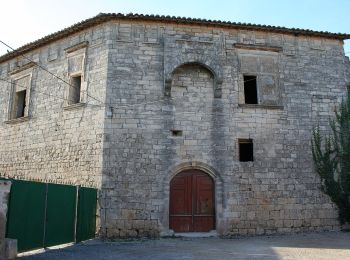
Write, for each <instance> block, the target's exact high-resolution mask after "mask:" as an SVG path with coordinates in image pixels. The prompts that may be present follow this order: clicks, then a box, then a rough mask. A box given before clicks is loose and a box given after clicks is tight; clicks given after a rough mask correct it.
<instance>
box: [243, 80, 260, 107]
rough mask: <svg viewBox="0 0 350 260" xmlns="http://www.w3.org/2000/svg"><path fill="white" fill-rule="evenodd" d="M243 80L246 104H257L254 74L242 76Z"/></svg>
mask: <svg viewBox="0 0 350 260" xmlns="http://www.w3.org/2000/svg"><path fill="white" fill-rule="evenodd" d="M243 80H244V100H245V103H246V104H258V91H257V86H256V76H246V75H245V76H243Z"/></svg>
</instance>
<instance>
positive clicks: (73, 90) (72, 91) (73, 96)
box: [68, 75, 81, 105]
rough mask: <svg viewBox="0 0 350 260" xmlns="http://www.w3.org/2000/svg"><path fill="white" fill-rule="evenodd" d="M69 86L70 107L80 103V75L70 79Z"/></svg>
mask: <svg viewBox="0 0 350 260" xmlns="http://www.w3.org/2000/svg"><path fill="white" fill-rule="evenodd" d="M70 84H71V85H70V86H69V96H68V99H69V100H68V103H69V104H70V105H72V104H77V103H79V102H80V91H81V75H79V76H74V77H71V81H70Z"/></svg>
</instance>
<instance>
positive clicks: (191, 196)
mask: <svg viewBox="0 0 350 260" xmlns="http://www.w3.org/2000/svg"><path fill="white" fill-rule="evenodd" d="M214 208H215V207H214V182H213V180H212V178H211V177H209V176H208V175H207V174H205V173H204V172H202V171H199V170H187V171H184V172H181V173H179V174H178V175H176V176H175V177H174V178H173V179H172V181H171V182H170V219H169V222H170V229H173V230H174V231H175V232H207V231H210V230H213V229H215V210H214Z"/></svg>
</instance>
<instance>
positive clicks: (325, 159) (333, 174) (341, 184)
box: [312, 91, 350, 224]
mask: <svg viewBox="0 0 350 260" xmlns="http://www.w3.org/2000/svg"><path fill="white" fill-rule="evenodd" d="M330 126H331V133H330V134H329V135H328V136H326V137H322V136H321V134H320V129H319V127H316V128H315V129H314V130H313V138H312V156H313V160H314V165H315V169H316V171H317V173H318V174H319V175H320V177H321V181H322V186H321V188H322V191H323V192H324V193H326V194H327V195H329V196H330V198H331V200H332V201H333V202H334V203H335V204H336V205H337V206H338V209H339V220H340V222H341V224H344V223H345V222H347V223H350V92H349V91H348V95H347V98H346V100H343V101H342V103H341V105H340V107H339V109H338V110H336V111H335V118H334V119H332V120H330Z"/></svg>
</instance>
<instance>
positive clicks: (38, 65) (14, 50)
mask: <svg viewBox="0 0 350 260" xmlns="http://www.w3.org/2000/svg"><path fill="white" fill-rule="evenodd" d="M0 43H2V44H3V45H5V46H6V47H8V48H10V49H11V50H12V51H13V52H15V53H18V54H19V55H20V56H22V57H23V58H25V59H26V60H28V61H30V62H32V63H33V64H35V66H37V67H39V68H40V69H42V70H44V71H46V72H47V73H49V74H50V75H51V76H53V77H55V78H57V79H59V80H61V81H62V82H63V83H65V84H67V85H68V86H70V87H73V86H72V85H71V84H70V83H68V82H67V81H66V80H64V79H62V78H61V77H60V76H57V75H56V74H54V73H52V72H51V71H49V70H47V69H46V68H45V67H43V66H42V65H40V64H39V63H38V62H35V61H33V60H32V59H30V58H28V57H27V56H26V55H24V54H22V53H19V52H18V51H17V50H16V49H14V48H12V47H11V46H10V45H8V44H6V43H5V42H3V41H2V40H0ZM87 96H88V97H90V98H92V99H94V100H96V101H98V102H100V103H101V104H105V103H104V102H102V101H101V100H99V99H97V98H95V97H93V96H91V95H90V94H89V93H87Z"/></svg>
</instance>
